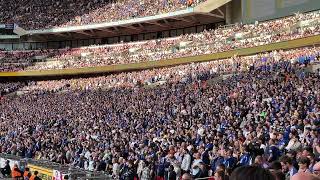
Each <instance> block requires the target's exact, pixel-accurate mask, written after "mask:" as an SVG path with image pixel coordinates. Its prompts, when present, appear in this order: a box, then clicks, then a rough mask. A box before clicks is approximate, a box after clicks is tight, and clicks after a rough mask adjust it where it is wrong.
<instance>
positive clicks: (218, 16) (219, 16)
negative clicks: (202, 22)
mask: <svg viewBox="0 0 320 180" xmlns="http://www.w3.org/2000/svg"><path fill="white" fill-rule="evenodd" d="M199 14H202V15H207V16H212V17H216V18H220V19H224V16H221V15H219V14H215V13H199Z"/></svg>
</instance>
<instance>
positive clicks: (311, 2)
mask: <svg viewBox="0 0 320 180" xmlns="http://www.w3.org/2000/svg"><path fill="white" fill-rule="evenodd" d="M241 7H242V8H241V9H242V22H244V23H252V22H254V21H263V20H268V19H276V18H280V17H285V16H289V15H292V14H294V13H297V12H300V13H303V12H308V11H314V10H318V9H320V1H319V0H242V2H241Z"/></svg>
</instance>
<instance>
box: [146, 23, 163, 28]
mask: <svg viewBox="0 0 320 180" xmlns="http://www.w3.org/2000/svg"><path fill="white" fill-rule="evenodd" d="M147 23H148V24H153V25H157V26H160V27H168V25H164V24H160V23H157V22H147Z"/></svg>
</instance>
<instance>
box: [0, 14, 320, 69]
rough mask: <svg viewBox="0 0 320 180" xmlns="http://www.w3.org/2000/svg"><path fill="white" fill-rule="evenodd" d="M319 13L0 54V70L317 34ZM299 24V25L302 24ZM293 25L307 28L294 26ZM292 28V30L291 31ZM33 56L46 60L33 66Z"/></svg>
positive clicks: (176, 53) (153, 56) (151, 56)
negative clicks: (108, 42) (156, 36)
mask: <svg viewBox="0 0 320 180" xmlns="http://www.w3.org/2000/svg"><path fill="white" fill-rule="evenodd" d="M319 17H320V13H319V11H316V12H311V13H306V14H296V15H294V16H290V17H286V18H282V19H277V20H272V21H267V22H261V23H256V24H246V25H241V24H237V25H235V26H232V27H230V28H219V29H216V30H209V31H204V32H202V33H195V34H186V35H181V36H179V37H176V38H169V39H160V40H150V41H144V42H137V43H120V44H116V45H104V46H101V45H100V46H91V47H83V48H68V49H54V50H35V51H9V52H8V51H0V59H1V64H2V66H1V69H0V71H18V70H39V69H62V68H82V67H91V66H104V65H111V64H127V63H137V62H145V61H150V60H152V61H157V60H165V59H172V58H178V57H186V56H195V55H202V54H210V53H216V52H222V51H228V50H233V49H238V48H246V47H254V46H259V45H265V44H270V43H274V42H280V41H285V40H292V39H297V38H302V37H307V36H311V35H318V34H319V32H320V26H319V24H320V23H319V20H320V19H319ZM302 22H303V23H302ZM297 24H308V25H307V26H299V27H298V28H297V27H295V26H296V25H297ZM293 27H295V28H293ZM36 56H42V57H44V59H50V61H48V62H43V63H34V62H33V59H34V57H36Z"/></svg>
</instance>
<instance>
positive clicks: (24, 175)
mask: <svg viewBox="0 0 320 180" xmlns="http://www.w3.org/2000/svg"><path fill="white" fill-rule="evenodd" d="M29 177H31V172H30V169H29V168H28V167H26V168H25V169H24V172H23V178H24V179H26V178H29Z"/></svg>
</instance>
